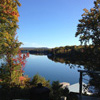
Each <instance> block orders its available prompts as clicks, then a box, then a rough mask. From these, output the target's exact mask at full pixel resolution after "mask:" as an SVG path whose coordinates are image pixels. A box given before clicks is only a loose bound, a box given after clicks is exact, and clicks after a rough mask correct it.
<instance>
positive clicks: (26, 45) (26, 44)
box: [21, 42, 46, 47]
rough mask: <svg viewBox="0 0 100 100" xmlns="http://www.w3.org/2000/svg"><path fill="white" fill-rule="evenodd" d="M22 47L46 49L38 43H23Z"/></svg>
mask: <svg viewBox="0 0 100 100" xmlns="http://www.w3.org/2000/svg"><path fill="white" fill-rule="evenodd" d="M21 47H46V46H44V45H40V44H37V43H30V42H23V44H22V45H21Z"/></svg>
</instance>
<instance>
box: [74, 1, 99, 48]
mask: <svg viewBox="0 0 100 100" xmlns="http://www.w3.org/2000/svg"><path fill="white" fill-rule="evenodd" d="M94 5H95V6H94V8H91V9H90V11H89V10H87V9H86V8H85V9H83V10H84V11H85V13H83V14H82V19H80V20H79V22H80V23H79V24H78V26H77V33H76V37H77V36H79V38H80V41H81V43H84V44H87V43H88V42H92V44H93V45H95V46H98V47H99V46H100V0H97V1H94Z"/></svg>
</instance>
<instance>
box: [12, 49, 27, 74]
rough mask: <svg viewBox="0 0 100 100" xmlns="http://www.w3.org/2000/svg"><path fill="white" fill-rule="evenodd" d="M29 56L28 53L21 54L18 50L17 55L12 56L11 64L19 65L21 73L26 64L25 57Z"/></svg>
mask: <svg viewBox="0 0 100 100" xmlns="http://www.w3.org/2000/svg"><path fill="white" fill-rule="evenodd" d="M27 57H29V53H26V54H22V53H21V51H19V53H18V55H17V57H16V58H13V59H12V60H13V65H14V66H19V65H21V68H20V71H21V72H22V73H23V72H24V71H23V69H24V67H25V64H26V58H27ZM18 70H19V69H18Z"/></svg>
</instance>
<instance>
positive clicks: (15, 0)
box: [0, 0, 27, 85]
mask: <svg viewBox="0 0 100 100" xmlns="http://www.w3.org/2000/svg"><path fill="white" fill-rule="evenodd" d="M18 6H21V4H20V3H19V0H0V55H4V56H3V57H4V58H5V60H6V64H2V66H1V68H0V80H2V81H3V82H4V83H6V84H12V83H17V84H18V85H19V83H20V80H19V79H21V78H20V76H22V73H23V70H22V69H23V66H24V65H25V58H26V57H27V55H25V54H24V55H22V56H21V53H20V51H19V46H20V45H21V42H19V41H18V38H17V37H16V34H17V33H16V30H17V29H18V24H17V23H18V17H19V13H18ZM21 81H22V79H21Z"/></svg>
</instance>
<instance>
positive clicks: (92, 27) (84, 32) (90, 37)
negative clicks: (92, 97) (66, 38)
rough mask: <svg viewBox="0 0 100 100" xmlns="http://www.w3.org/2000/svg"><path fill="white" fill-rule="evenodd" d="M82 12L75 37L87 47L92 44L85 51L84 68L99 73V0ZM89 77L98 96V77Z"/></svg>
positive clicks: (99, 90)
mask: <svg viewBox="0 0 100 100" xmlns="http://www.w3.org/2000/svg"><path fill="white" fill-rule="evenodd" d="M83 10H84V11H85V13H84V14H82V19H80V20H79V22H80V23H79V24H78V26H77V32H76V37H77V36H79V38H80V41H81V43H82V44H85V45H87V44H88V43H89V42H90V44H92V46H90V47H89V48H87V47H86V49H85V51H86V53H87V55H88V56H87V58H88V61H87V62H88V65H87V66H85V68H87V69H88V70H92V71H100V0H96V1H94V8H91V9H90V11H88V10H87V9H86V8H85V9H83ZM91 47H92V48H91ZM87 58H85V59H87ZM85 63H86V62H85ZM89 75H90V77H91V78H90V81H89V82H90V84H91V85H93V86H95V88H96V89H97V90H98V94H99V95H100V75H98V74H97V75H94V74H89Z"/></svg>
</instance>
